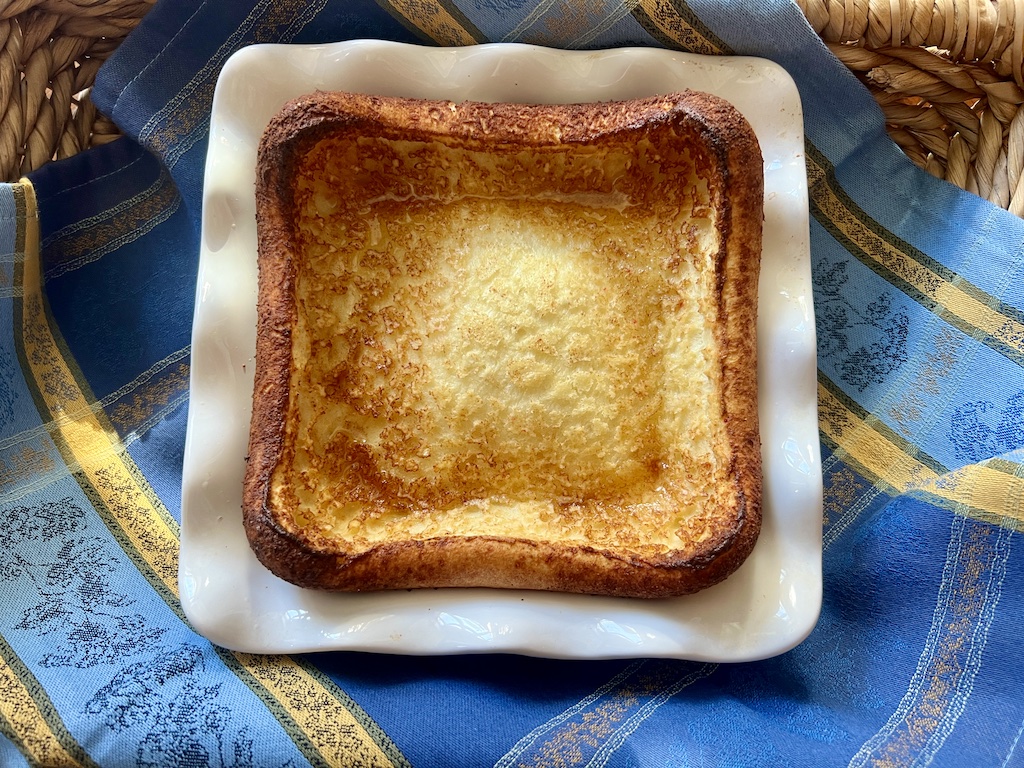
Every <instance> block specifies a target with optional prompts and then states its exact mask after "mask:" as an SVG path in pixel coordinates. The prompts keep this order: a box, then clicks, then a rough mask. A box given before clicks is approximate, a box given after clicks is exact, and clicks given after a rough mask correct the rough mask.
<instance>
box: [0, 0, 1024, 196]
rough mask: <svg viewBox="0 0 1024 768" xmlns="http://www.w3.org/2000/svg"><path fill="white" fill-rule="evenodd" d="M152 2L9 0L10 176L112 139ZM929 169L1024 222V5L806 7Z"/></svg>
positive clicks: (1, 141)
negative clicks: (118, 82)
mask: <svg viewBox="0 0 1024 768" xmlns="http://www.w3.org/2000/svg"><path fill="white" fill-rule="evenodd" d="M153 1H154V0H7V1H6V2H4V0H0V177H2V179H3V180H8V181H13V180H16V179H17V178H18V177H20V176H21V175H23V174H25V173H27V172H29V171H31V170H34V169H36V168H38V167H39V166H41V165H42V164H44V163H46V162H48V161H50V160H52V159H54V158H62V157H68V156H70V155H73V154H75V153H76V152H79V151H80V150H82V149H84V148H86V147H88V146H91V145H94V144H100V143H103V142H105V141H109V140H110V139H112V138H114V137H115V136H116V135H117V132H116V129H115V127H114V126H113V125H112V124H111V123H110V121H109V120H108V119H106V118H105V117H104V116H103V115H100V114H98V113H97V112H96V109H95V108H94V107H93V106H92V103H91V101H90V100H89V98H88V89H89V87H90V85H91V84H92V81H93V78H94V77H95V75H96V71H97V70H98V69H99V66H100V64H102V63H103V61H104V59H105V58H106V57H107V56H108V55H109V54H110V53H111V52H112V51H113V50H114V49H115V48H116V47H117V45H118V43H119V42H120V41H121V40H122V39H123V38H124V36H125V35H126V34H127V33H128V32H130V31H131V30H132V29H133V28H134V26H135V25H136V24H137V23H138V21H139V20H140V19H141V18H142V17H143V16H144V15H145V14H146V12H147V11H148V10H149V9H150V7H151V6H152V3H153ZM797 3H798V5H799V6H800V8H801V10H802V11H803V12H804V15H805V16H806V17H807V20H808V21H809V23H810V24H811V26H812V27H813V28H814V30H815V31H816V32H817V33H818V34H819V35H820V36H821V38H822V39H823V40H824V41H825V42H826V43H827V44H828V45H829V47H830V48H831V49H832V50H833V52H834V53H835V54H836V56H838V57H839V58H840V59H841V60H842V61H843V62H844V63H845V64H846V66H847V67H849V68H850V70H852V71H853V72H854V73H856V74H857V76H858V77H860V78H861V80H862V81H863V82H864V83H865V84H866V85H867V87H868V88H869V89H870V90H871V91H872V93H873V94H874V96H875V98H876V99H877V100H878V102H879V104H880V105H881V106H882V109H883V110H884V112H885V114H886V116H887V120H888V128H889V132H890V134H891V135H892V137H893V139H894V140H895V141H896V142H897V143H898V144H899V146H900V147H902V149H903V151H904V152H906V154H907V155H908V156H909V157H910V158H911V159H912V160H913V161H914V162H915V163H917V164H918V165H920V166H921V167H922V168H925V169H927V170H928V171H929V172H931V173H933V174H935V175H936V176H939V177H941V178H945V179H947V180H948V181H950V182H952V183H953V184H956V185H957V186H959V187H961V188H963V189H967V190H969V191H971V192H973V193H975V194H978V195H980V196H981V197H984V198H986V199H988V200H990V201H992V202H993V203H995V204H997V205H999V206H1001V207H1003V208H1007V209H1009V210H1010V211H1012V212H1013V213H1015V214H1017V215H1018V216H1024V179H1022V177H1024V111H1022V110H1021V109H1020V106H1021V104H1022V103H1024V90H1022V86H1024V0H797Z"/></svg>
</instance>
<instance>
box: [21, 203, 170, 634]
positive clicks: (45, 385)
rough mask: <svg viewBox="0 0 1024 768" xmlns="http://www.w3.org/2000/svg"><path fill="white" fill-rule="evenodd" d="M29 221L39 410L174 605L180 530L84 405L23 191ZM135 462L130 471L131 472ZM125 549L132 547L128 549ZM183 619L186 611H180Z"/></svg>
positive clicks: (30, 329) (27, 260) (29, 330)
mask: <svg viewBox="0 0 1024 768" xmlns="http://www.w3.org/2000/svg"><path fill="white" fill-rule="evenodd" d="M22 189H23V190H24V194H25V198H26V208H27V209H28V211H29V213H28V214H27V217H28V218H27V223H28V226H27V227H26V237H25V250H24V262H23V268H22V288H23V295H24V298H23V304H22V320H21V322H22V327H21V336H22V343H23V345H24V349H25V358H26V360H27V361H28V366H29V369H30V370H31V372H32V376H33V378H34V379H35V381H36V383H37V389H38V392H39V396H40V397H41V398H42V400H43V402H42V403H41V404H40V405H42V407H43V408H44V409H45V412H47V413H49V414H50V417H51V418H50V421H49V422H48V424H47V429H48V430H49V432H50V436H51V437H52V438H53V441H54V443H55V444H56V446H57V448H58V450H59V451H60V452H61V455H62V456H63V457H64V460H65V463H66V464H67V465H68V467H69V469H71V470H72V471H73V472H75V471H78V472H81V473H82V475H83V476H84V478H85V479H86V480H87V481H88V484H89V487H90V489H91V493H90V494H89V495H92V496H95V498H94V499H93V501H98V502H99V503H100V504H101V505H102V507H103V508H104V509H107V510H109V511H110V514H111V516H112V520H109V519H108V520H107V523H108V526H109V525H110V524H111V522H112V523H113V524H114V525H115V526H116V529H114V530H112V533H113V534H114V536H115V537H116V538H117V539H118V540H119V542H120V543H121V545H122V547H124V548H125V551H126V552H127V553H128V554H129V556H131V557H132V559H133V561H135V563H136V565H137V566H141V568H140V570H142V572H143V573H144V574H145V575H146V576H147V578H148V579H149V581H150V583H151V584H153V586H154V587H155V588H157V589H158V591H160V592H161V594H162V595H163V597H164V599H165V600H167V602H168V604H169V605H172V606H174V605H175V603H176V601H175V600H174V597H175V596H176V595H177V579H178V530H177V523H176V522H175V521H174V519H173V518H171V517H170V516H169V515H168V514H167V513H166V510H163V509H157V508H156V507H155V506H154V504H153V503H152V501H151V498H150V494H147V493H146V492H145V491H144V490H143V487H141V486H140V483H139V480H140V473H139V472H138V470H137V469H136V468H135V467H134V462H131V460H130V459H128V458H127V456H126V455H125V453H124V449H123V447H122V446H121V444H120V442H119V439H118V437H117V435H116V433H115V432H114V430H113V428H112V427H111V426H110V425H109V424H107V423H106V421H105V419H103V420H101V418H102V412H101V411H99V412H97V411H94V410H93V409H92V407H91V405H90V402H89V400H87V399H86V397H85V395H84V393H83V392H82V389H81V387H80V386H79V385H78V382H77V381H76V377H75V374H74V373H73V372H72V370H71V368H70V367H69V366H68V363H67V360H66V358H65V356H64V355H63V354H62V353H61V349H60V347H61V345H60V344H58V342H57V339H56V338H55V337H54V335H53V332H52V330H51V327H50V323H49V320H48V318H47V316H46V309H45V307H44V306H43V293H42V283H41V280H42V277H41V270H40V263H39V223H38V220H37V219H36V214H35V193H34V191H33V190H32V187H31V185H30V184H28V183H25V184H23V185H22ZM129 463H130V464H131V467H129ZM125 545H127V546H125ZM177 610H178V612H179V615H181V614H180V608H177Z"/></svg>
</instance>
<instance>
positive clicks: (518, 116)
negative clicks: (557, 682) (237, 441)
mask: <svg viewBox="0 0 1024 768" xmlns="http://www.w3.org/2000/svg"><path fill="white" fill-rule="evenodd" d="M673 121H678V122H680V123H689V124H690V125H691V126H694V127H695V128H696V130H697V132H698V133H699V135H700V136H701V137H702V138H703V140H704V141H706V143H707V146H708V147H709V148H710V149H711V150H712V154H713V155H715V156H716V157H717V158H718V163H719V169H720V178H719V179H718V182H719V183H718V184H717V190H718V191H719V193H720V194H718V195H717V204H718V206H719V210H720V217H719V220H720V222H721V223H720V226H719V232H720V237H721V242H722V243H723V247H722V249H721V252H720V254H719V256H718V258H719V270H718V274H719V288H720V290H719V295H720V301H721V304H720V316H721V317H722V318H724V322H723V323H720V324H719V326H718V328H716V329H715V332H716V335H717V336H718V339H719V343H720V344H721V345H722V346H721V348H722V349H723V350H725V354H724V355H723V377H722V380H723V382H724V390H725V391H724V398H723V400H724V404H725V405H724V408H725V420H726V428H727V433H728V435H729V439H730V442H731V445H732V448H733V461H732V463H733V465H732V476H733V477H734V478H735V482H736V484H737V486H738V489H739V492H738V499H739V503H738V506H737V508H736V509H735V510H732V512H731V514H728V515H727V517H728V519H723V520H722V521H721V525H720V526H718V528H717V530H716V532H715V535H713V536H711V537H710V539H709V540H708V541H707V542H705V543H706V546H705V547H704V548H703V549H702V551H701V552H700V553H699V554H698V555H697V556H695V557H691V558H689V559H684V558H682V557H680V556H679V555H678V554H675V555H673V554H672V553H669V554H668V555H666V556H662V557H658V558H650V559H644V560H640V559H637V558H635V557H632V556H630V555H628V554H625V553H617V552H613V551H605V550H598V549H596V548H591V547H586V546H577V545H573V544H567V543H560V542H558V541H532V540H522V539H511V538H503V537H484V536H472V537H455V536H452V537H444V538H438V539H432V540H429V541H393V542H388V543H386V544H381V545H378V546H376V547H374V548H372V549H371V550H369V551H367V552H365V553H355V554H353V553H351V552H347V551H346V550H345V544H344V542H343V541H338V542H337V543H336V545H335V543H334V542H331V546H325V545H324V543H323V542H322V541H317V542H315V543H314V542H313V541H312V540H311V539H309V538H308V537H306V536H304V535H303V533H302V532H301V531H300V530H297V529H296V527H295V526H294V525H293V524H292V522H291V519H290V516H289V515H288V514H287V513H285V514H283V515H281V516H279V515H278V514H277V513H276V512H275V510H274V509H272V508H270V507H269V506H268V504H267V498H268V492H269V484H270V477H271V474H272V472H273V470H274V466H275V464H276V462H277V461H278V458H279V455H280V453H281V448H282V440H283V431H284V430H283V427H284V420H285V414H286V412H287V407H288V400H289V366H290V363H291V329H292V327H293V326H294V324H295V322H296V307H295V304H294V301H293V300H292V298H291V297H292V295H293V287H294V280H295V268H294V265H293V264H292V261H291V243H292V241H293V230H292V224H291V221H292V219H291V215H290V213H289V210H290V206H291V189H290V183H289V180H290V178H291V175H292V169H293V167H294V163H295V161H296V158H298V157H300V156H301V153H302V151H303V150H304V148H306V147H309V146H311V145H312V144H313V143H315V142H316V141H317V140H318V139H319V138H320V137H322V136H324V135H325V134H328V133H331V132H335V131H339V130H346V131H348V130H359V129H361V128H362V127H363V126H365V128H366V130H367V132H368V133H369V134H371V135H378V136H385V137H391V138H396V139H397V138H401V139H408V140H417V139H431V138H433V137H436V136H438V135H447V136H452V137H457V138H458V139H459V140H460V142H461V143H462V145H463V146H466V147H472V148H486V147H487V146H488V145H493V144H494V143H502V144H519V145H522V146H523V147H533V146H542V145H546V144H551V143H559V142H561V143H563V144H569V143H586V142H593V141H602V142H604V141H612V142H614V141H619V140H621V141H623V142H631V141H633V140H634V139H635V134H636V132H638V131H640V132H647V131H655V130H658V127H659V126H662V125H667V124H669V123H671V122H673ZM631 136H633V138H631ZM763 180H764V179H763V171H762V160H761V152H760V147H759V145H758V142H757V139H756V137H755V136H754V133H753V131H752V129H751V128H750V126H749V124H748V123H747V121H746V120H745V119H744V118H743V117H742V115H741V114H740V113H739V112H738V111H737V110H736V109H735V108H734V107H733V106H732V105H730V104H729V103H727V102H725V101H723V100H722V99H719V98H717V97H714V96H711V95H709V94H705V93H699V92H692V91H685V92H680V93H676V94H671V95H666V96H658V97H651V98H644V99H636V100H630V101H624V102H610V103H593V104H580V105H548V106H532V105H515V104H482V103H472V102H463V103H460V104H457V105H456V104H453V103H451V102H444V101H425V100H418V99H401V98H386V97H376V96H365V95H357V94H349V93H315V94H310V95H307V96H303V97H300V98H298V99H296V100H294V101H292V102H290V103H289V104H287V105H286V106H285V107H284V108H283V109H282V110H281V111H280V112H279V113H278V114H277V115H276V116H275V117H274V118H273V119H272V120H271V122H270V123H269V125H268V127H267V129H266V131H265V133H264V136H263V140H262V142H261V145H260V148H259V156H258V163H257V185H256V203H257V205H256V208H257V231H258V240H259V298H258V324H257V346H256V373H255V386H254V393H253V416H252V424H251V431H250V441H249V455H248V459H247V466H246V473H245V480H244V489H243V504H242V507H243V522H244V527H245V531H246V534H247V536H248V538H249V542H250V544H251V546H252V548H253V551H254V552H255V554H256V555H257V557H258V558H259V560H260V561H261V562H262V563H263V564H264V565H265V566H266V567H267V568H268V569H270V570H271V571H272V572H273V573H275V574H276V575H278V576H279V577H281V578H283V579H285V580H287V581H289V582H292V583H294V584H296V585H299V586H302V587H308V588H316V589H326V590H345V591H363V590H367V591H368V590H384V589H406V588H420V587H448V586H463V587H468V586H484V587H498V588H516V589H539V590H553V591H564V592H582V593H589V594H602V595H617V596H628V597H644V598H653V597H666V596H675V595H683V594H688V593H692V592H696V591H698V590H700V589H704V588H706V587H708V586H711V585H712V584H715V583H717V582H719V581H721V580H723V579H725V578H726V577H727V576H729V575H730V574H731V573H733V572H734V571H735V570H736V569H737V568H738V567H739V566H740V565H741V564H742V563H743V562H744V561H745V560H746V558H747V557H748V555H749V554H750V552H751V550H752V549H753V547H754V544H755V542H756V540H757V537H758V534H759V532H760V528H761V447H760V437H759V426H758V412H757V370H756V369H757V366H756V343H757V342H756V334H755V328H756V321H757V282H758V274H759V265H760V256H761V231H762V220H763Z"/></svg>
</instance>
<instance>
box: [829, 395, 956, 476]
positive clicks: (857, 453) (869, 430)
mask: <svg viewBox="0 0 1024 768" xmlns="http://www.w3.org/2000/svg"><path fill="white" fill-rule="evenodd" d="M820 379H822V380H823V379H824V377H823V376H822V377H820ZM818 413H819V429H820V430H821V433H822V436H823V437H825V438H826V439H828V440H829V441H830V442H832V443H833V444H834V445H835V446H836V447H837V448H839V449H840V450H842V451H843V452H844V453H846V454H848V455H849V457H850V458H852V459H853V460H854V461H855V462H856V463H857V464H858V465H859V466H860V468H861V469H862V470H863V471H864V473H865V476H868V477H872V478H877V480H876V482H877V481H881V482H883V483H884V484H885V485H887V486H888V487H889V488H890V489H892V491H894V492H895V493H901V492H903V491H906V490H907V489H909V488H911V487H914V486H917V485H920V484H921V483H924V482H927V481H929V480H934V479H936V478H937V477H938V476H939V474H940V472H938V471H936V469H934V468H933V467H932V466H929V464H930V463H931V462H924V461H921V460H920V458H919V457H917V456H915V455H912V454H911V451H912V450H914V449H913V448H912V446H909V445H908V444H907V443H906V442H905V441H903V440H900V439H899V438H898V437H897V436H896V435H895V434H894V433H888V434H887V433H886V431H884V429H883V426H882V425H881V424H880V423H879V422H878V421H877V420H876V419H874V418H872V417H870V416H869V415H865V414H860V413H856V412H854V410H853V408H852V407H851V406H850V404H849V403H848V402H846V400H845V399H844V398H843V397H842V396H841V395H840V393H839V391H838V389H836V388H833V387H829V386H825V385H824V384H823V383H821V381H820V380H819V384H818Z"/></svg>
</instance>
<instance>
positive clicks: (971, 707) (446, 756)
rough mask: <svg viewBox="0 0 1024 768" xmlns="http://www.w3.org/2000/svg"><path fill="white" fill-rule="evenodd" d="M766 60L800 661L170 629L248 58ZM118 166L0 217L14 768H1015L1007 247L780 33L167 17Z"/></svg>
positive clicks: (7, 691)
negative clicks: (796, 507)
mask: <svg viewBox="0 0 1024 768" xmlns="http://www.w3.org/2000/svg"><path fill="white" fill-rule="evenodd" d="M353 38H382V39H390V40H397V41H405V42H418V43H425V44H442V45H472V44H475V43H482V42H487V41H520V42H529V43H534V44H539V45H545V46H551V47H560V48H605V47H612V46H620V45H641V46H658V47H668V48H677V49H681V50H690V51H695V52H699V53H705V54H725V53H733V54H746V55H755V56H761V57H765V58H769V59H772V60H774V61H776V62H778V63H779V64H781V65H782V66H783V67H785V68H786V69H787V70H788V72H789V73H790V74H791V75H792V77H793V78H794V79H795V81H796V83H797V86H798V88H799V91H800V95H801V98H802V101H803V107H804V112H805V114H804V120H805V129H806V136H807V143H806V160H807V172H808V179H809V184H810V187H809V188H810V201H811V245H812V262H813V278H814V308H815V312H816V318H817V336H818V353H819V361H818V404H819V410H820V438H821V451H822V459H823V474H824V487H825V506H824V519H823V526H824V527H823V533H824V562H823V568H824V604H823V608H822V614H821V618H820V621H819V622H818V625H817V627H816V629H815V630H814V632H812V634H811V635H810V637H809V638H808V639H807V640H805V641H804V642H803V643H802V644H800V645H799V646H797V647H796V648H795V649H793V650H792V651H790V652H788V653H786V654H783V655H781V656H778V657H775V658H772V659H766V660H763V661H758V662H750V663H743V664H731V665H729V664H713V663H703V662H696V661H686V660H665V659H660V660H659V659H639V660H619V661H616V660H601V661H577V662H567V661H558V660H547V659H535V658H528V657H519V656H511V655H494V654H492V655H480V656H447V657H411V656H410V657H407V656H387V655H376V654H357V653H346V652H330V653H322V654H311V655H294V656H256V655H249V654H241V653H234V652H231V651H228V650H225V649H223V648H220V647H217V646H215V645H213V644H211V643H210V642H208V641H207V640H205V639H204V638H203V637H202V636H200V635H198V634H197V633H196V632H194V631H193V630H192V628H191V627H190V626H189V624H188V622H187V620H186V619H185V618H184V615H183V613H182V610H181V606H180V603H179V601H178V597H177V582H176V564H177V547H178V537H179V523H180V502H179V495H180V490H181V464H182V453H183V446H184V440H185V419H186V413H187V407H188V377H189V361H190V348H189V344H190V323H191V318H192V309H193V297H194V292H195V280H196V266H197V254H198V236H199V234H198V233H199V226H200V218H201V195H202V184H203V167H204V159H205V153H206V146H207V138H208V119H209V110H210V104H211V99H212V94H213V89H214V85H215V83H216V79H217V75H218V72H219V71H220V68H221V66H222V65H223V64H224V61H225V60H226V59H227V58H228V56H229V55H230V54H231V53H233V52H234V51H236V50H237V49H239V48H240V47H242V46H245V45H248V44H251V43H257V42H286V43H310V42H322V41H337V40H345V39H353ZM94 99H95V101H96V102H97V104H98V106H99V108H100V110H101V111H102V112H104V113H105V114H108V115H110V116H112V117H113V119H114V120H115V121H116V122H117V123H118V125H119V126H120V127H121V128H122V129H123V131H124V132H125V134H126V137H125V138H122V139H119V140H117V141H115V142H114V143H112V144H109V145H106V146H104V147H101V148H97V149H93V150H89V151H86V152H84V153H82V154H80V155H78V156H76V157H73V158H71V159H69V160H65V161H61V162H55V163H52V164H50V165H48V166H46V167H45V168H43V169H42V170H40V171H38V172H36V173H33V174H32V175H31V177H30V178H29V179H28V180H26V181H25V182H23V183H20V184H13V185H5V186H3V187H0V254H2V258H0V291H2V293H0V303H2V304H3V311H2V313H0V317H2V318H3V319H0V429H2V433H0V507H2V510H0V537H2V539H3V542H4V544H3V546H2V547H0V595H2V598H3V606H4V610H3V611H2V613H0V734H2V737H0V764H2V765H4V766H19V765H48V766H63V765H82V766H93V765H98V766H129V765H145V766H186V765H189V766H191V765H195V766H198V765H203V766H207V765H210V766H299V765H307V764H311V765H353V766H362V765H408V764H411V765H417V766H448V765H451V766H477V765H501V766H513V765H526V766H549V765H552V766H570V765H591V766H605V765H607V766H640V765H644V766H648V765H649V766H669V765H678V766H684V765H697V764H699V765H728V766H748V765H751V766H754V765H756V766H765V765H786V766H800V765H806V766H831V765H851V766H868V765H879V766H882V765H888V766H893V765H926V764H929V763H930V764H932V765H942V766H959V765H964V764H974V765H986V766H1009V765H1019V764H1024V744H1021V743H1020V742H1021V741H1022V740H1021V734H1022V731H1024V699H1022V697H1021V696H1020V694H1019V690H1020V687H1021V685H1020V684H1021V682H1024V674H1022V672H1021V665H1020V663H1019V656H1018V648H1017V646H1018V640H1019V637H1020V627H1021V626H1022V625H1024V590H1022V589H1021V584H1022V583H1024V550H1022V549H1021V546H1022V544H1024V541H1022V540H1021V531H1022V530H1024V508H1022V506H1021V503H1020V499H1021V489H1022V487H1024V485H1022V480H1021V477H1022V475H1024V418H1022V416H1024V372H1022V363H1024V295H1022V290H1024V289H1022V285H1024V280H1022V279H1021V278H1022V271H1024V250H1022V244H1024V222H1022V221H1020V220H1018V219H1017V218H1015V217H1013V216H1011V215H1010V214H1008V213H1007V212H1005V211H1003V210H1000V209H998V208H996V207H994V206H992V205H990V204H988V203H985V202H983V201H981V200H980V199H978V198H975V197H973V196H971V195H969V194H967V193H963V192H960V191H958V190H956V189H954V188H953V187H951V186H950V185H948V184H946V183H944V182H941V181H938V180H936V179H934V178H932V177H931V176H929V175H927V174H925V173H923V172H921V171H919V170H917V169H916V168H915V167H913V166H912V165H911V164H910V163H909V162H908V161H907V159H906V158H905V157H904V156H903V155H902V154H901V153H900V152H899V151H898V150H897V149H896V148H895V146H894V145H893V143H892V142H891V141H890V140H889V139H888V138H887V136H886V134H885V131H884V129H883V124H882V118H881V115H880V113H879V111H878V109H877V107H876V105H875V103H874V102H873V101H872V99H871V98H870V96H869V94H868V93H867V92H866V91H865V90H864V89H863V88H862V86H861V85H860V84H859V83H858V82H857V81H856V80H855V79H854V78H853V77H852V76H851V75H850V74H849V73H848V71H847V70H846V69H845V68H844V67H842V66H841V65H840V64H839V63H838V62H837V61H836V60H835V59H834V58H832V56H831V55H830V54H829V53H828V51H827V49H826V48H825V47H824V46H823V45H822V44H821V42H820V41H819V39H818V38H817V36H816V35H815V34H814V33H813V31H812V30H811V29H810V28H809V27H808V25H807V24H806V22H805V21H804V18H803V16H802V15H801V13H800V11H799V9H798V8H796V7H795V6H793V5H790V4H788V3H785V2H783V1H782V0H771V1H770V2H765V3H752V2H750V3H735V2H733V3H725V2H713V1H712V0H703V1H702V2H690V3H685V2H681V1H679V2H676V1H673V2H662V1H661V0H639V2H637V1H636V0H633V1H632V2H619V3H586V2H583V0H574V1H572V2H559V3H554V2H532V3H530V2H516V1H515V0H436V1H432V0H416V2H413V0H378V1H377V2H369V0H314V1H313V2H309V1H308V0H301V2H300V1H299V0H222V2H217V3H211V2H204V3H193V2H186V0H161V2H158V3H157V5H156V6H155V7H154V8H153V10H152V11H151V12H150V13H149V15H148V16H147V17H146V18H145V19H144V20H143V22H142V23H141V25H140V26H139V27H138V28H137V29H136V30H135V31H134V32H133V33H132V34H131V35H130V36H129V37H128V39H127V40H126V41H125V42H124V44H123V45H122V46H121V47H120V48H119V49H118V51H117V52H116V53H115V54H114V56H113V57H112V58H111V59H110V60H109V61H108V62H107V63H106V64H105V65H104V67H103V69H102V70H101V72H100V75H99V78H98V80H97V84H96V87H95V89H94Z"/></svg>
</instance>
